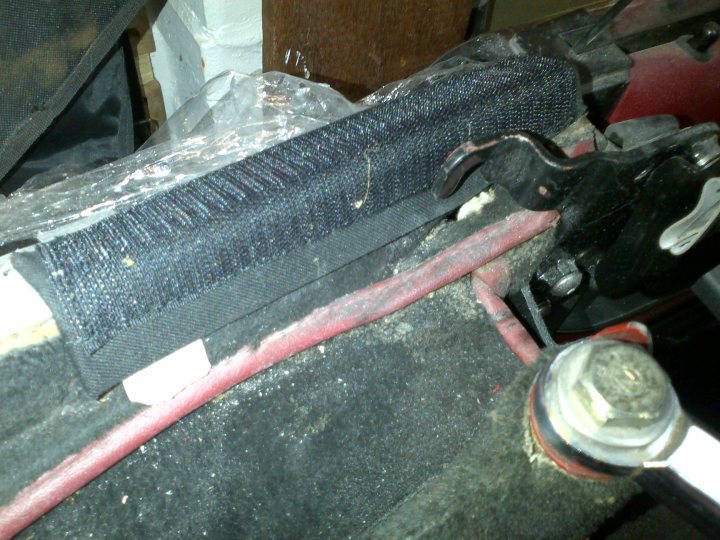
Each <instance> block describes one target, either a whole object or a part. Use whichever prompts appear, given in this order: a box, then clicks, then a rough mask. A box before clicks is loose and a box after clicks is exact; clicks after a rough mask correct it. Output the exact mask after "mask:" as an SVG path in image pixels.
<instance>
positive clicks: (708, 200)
mask: <svg viewBox="0 0 720 540" xmlns="http://www.w3.org/2000/svg"><path fill="white" fill-rule="evenodd" d="M718 216H720V177H714V178H711V179H710V180H708V181H707V182H705V185H704V186H703V190H702V193H701V194H700V200H699V201H698V203H697V206H696V207H695V209H694V210H693V211H692V212H690V213H689V214H688V215H687V216H685V217H684V218H682V219H681V220H680V221H678V222H677V223H674V224H673V225H671V226H670V227H668V228H667V229H666V230H665V232H664V233H662V235H661V236H660V247H661V248H662V249H664V250H667V251H669V252H670V253H672V254H673V255H682V254H683V253H685V252H686V251H687V250H689V249H690V248H691V247H693V246H694V245H695V244H696V243H697V242H698V241H699V240H700V239H701V238H702V237H703V235H704V234H705V233H706V232H707V231H708V230H709V229H710V228H711V227H712V225H713V224H714V223H715V221H717V218H718Z"/></svg>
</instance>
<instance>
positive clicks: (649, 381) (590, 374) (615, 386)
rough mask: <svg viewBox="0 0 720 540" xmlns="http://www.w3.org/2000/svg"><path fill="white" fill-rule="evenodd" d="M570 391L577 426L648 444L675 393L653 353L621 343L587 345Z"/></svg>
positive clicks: (608, 436)
mask: <svg viewBox="0 0 720 540" xmlns="http://www.w3.org/2000/svg"><path fill="white" fill-rule="evenodd" d="M570 392H571V395H570V396H569V398H570V399H569V403H570V404H571V405H572V406H573V408H575V411H574V412H575V415H574V417H575V418H576V420H577V422H578V423H579V425H577V426H576V427H578V428H580V429H581V430H582V431H583V432H585V433H586V434H588V435H590V436H594V437H601V438H602V439H603V440H604V441H607V442H612V443H615V444H621V445H642V444H647V443H649V442H650V441H652V440H653V439H654V438H655V437H656V436H657V435H658V433H659V432H662V430H664V429H665V422H664V419H665V418H666V417H667V415H668V414H669V410H670V408H671V405H672V396H673V395H674V394H673V390H672V386H671V384H670V380H669V379H668V377H667V375H666V374H665V373H664V372H663V371H662V369H661V368H660V367H659V366H658V364H657V362H656V361H655V360H654V359H653V358H652V356H650V355H649V354H647V353H646V352H645V351H644V350H643V349H641V348H639V347H636V346H632V345H628V344H624V343H602V344H600V343H598V344H597V345H595V346H594V347H592V349H591V350H589V351H588V354H587V355H586V357H585V359H584V362H583V363H582V365H581V366H580V367H579V370H578V372H577V379H576V381H575V383H574V384H573V385H572V387H571V388H570Z"/></svg>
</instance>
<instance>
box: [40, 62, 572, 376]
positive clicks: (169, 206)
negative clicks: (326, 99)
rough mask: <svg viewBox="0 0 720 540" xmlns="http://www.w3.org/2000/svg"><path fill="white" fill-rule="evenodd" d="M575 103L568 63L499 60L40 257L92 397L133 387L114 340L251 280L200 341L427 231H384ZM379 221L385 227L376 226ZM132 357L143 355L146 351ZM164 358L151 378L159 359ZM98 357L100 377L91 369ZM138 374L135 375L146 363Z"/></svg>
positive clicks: (307, 137) (210, 178)
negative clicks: (437, 189)
mask: <svg viewBox="0 0 720 540" xmlns="http://www.w3.org/2000/svg"><path fill="white" fill-rule="evenodd" d="M579 103H580V97H579V91H578V86H577V81H576V75H575V73H574V71H573V69H572V68H571V67H570V66H569V65H568V64H567V63H565V62H562V61H559V60H554V59H548V58H542V57H531V56H527V57H519V58H513V59H509V60H503V61H500V62H498V63H496V64H494V65H491V66H488V67H486V68H485V69H482V70H478V71H475V72H470V73H458V74H455V75H453V76H450V77H448V78H445V79H443V80H439V81H436V82H434V83H433V84H428V85H426V86H423V87H420V88H418V89H416V90H415V91H413V93H411V94H409V95H407V96H406V97H403V98H400V99H398V100H395V101H392V102H389V103H386V104H383V105H380V106H378V107H375V108H373V109H368V110H365V111H362V112H360V113H357V114H355V115H353V116H350V117H348V118H345V119H343V120H340V121H338V122H334V123H333V124H331V125H329V126H326V127H324V128H320V129H317V130H315V131H312V132H310V133H307V134H304V135H301V136H299V137H296V138H294V139H292V140H290V141H287V142H285V143H282V144H279V145H277V146H275V147H272V148H270V149H268V150H265V151H263V152H261V153H259V154H256V155H254V156H251V157H249V158H246V159H244V160H242V161H240V162H238V163H235V164H233V165H230V166H228V167H225V168H223V169H221V170H219V171H216V172H213V173H210V174H208V175H206V176H204V177H202V178H199V179H197V180H194V181H192V182H190V183H188V184H186V185H183V186H180V187H177V188H174V189H172V190H170V191H167V192H165V193H162V194H160V195H157V196H155V197H152V198H151V199H149V200H147V201H145V202H143V203H140V204H138V205H135V206H134V207H132V208H130V209H128V210H127V211H124V212H122V213H119V214H117V215H114V216H112V217H110V218H108V219H106V220H104V221H102V222H100V223H97V224H95V225H93V226H91V227H89V228H87V229H84V230H82V231H78V232H76V233H73V234H70V235H68V236H65V237H62V238H58V239H56V240H53V241H51V242H49V243H47V244H45V245H42V246H41V247H40V256H41V258H42V260H43V262H44V266H45V270H46V271H47V273H48V277H49V281H50V283H51V285H52V287H53V288H54V290H55V293H56V296H57V302H58V306H57V309H56V313H55V315H56V317H57V319H58V323H59V324H60V326H61V328H62V330H63V331H64V332H65V334H66V337H67V338H69V340H70V342H71V344H72V345H73V348H74V350H75V352H76V356H77V357H78V361H79V363H80V367H81V370H82V372H83V374H84V375H85V376H86V378H88V377H90V378H92V374H93V372H94V371H97V370H99V371H100V372H102V373H103V375H102V377H99V378H96V379H95V380H93V381H92V382H91V386H92V387H93V388H94V389H95V390H97V389H98V388H99V387H100V386H102V385H110V384H112V383H113V382H117V381H119V380H120V379H121V378H122V377H123V376H126V375H127V374H128V372H127V366H124V365H123V362H122V361H121V360H118V356H123V355H122V354H119V355H118V354H117V353H119V352H120V351H117V350H115V354H113V357H112V358H108V357H107V356H105V355H102V354H100V355H98V353H99V352H102V349H103V348H106V347H108V345H109V344H110V345H112V341H113V340H114V339H115V338H118V337H119V338H122V339H120V341H121V342H124V343H128V342H130V341H132V339H129V338H128V336H129V335H130V336H131V335H132V330H133V329H139V331H140V334H142V328H144V327H152V326H153V324H152V323H153V322H154V321H156V320H158V319H163V320H165V321H168V320H170V321H171V320H172V314H173V313H182V311H183V309H184V307H185V306H188V305H190V304H195V305H197V303H198V300H202V298H203V297H205V296H206V295H208V294H210V293H211V292H213V291H216V290H220V289H222V288H223V287H225V288H226V287H227V285H228V284H229V283H236V284H237V280H238V278H242V277H243V276H244V275H245V274H248V275H250V274H252V275H253V278H252V280H251V281H250V282H251V283H253V290H245V291H244V292H243V289H242V286H241V285H242V280H241V281H240V286H237V287H234V288H233V289H232V290H234V291H235V293H234V294H237V297H235V298H230V299H227V298H224V301H228V300H229V301H230V302H232V303H234V304H237V305H238V306H239V307H238V308H237V309H236V310H235V311H233V310H229V311H227V312H224V315H223V317H220V318H218V317H213V316H210V317H205V319H210V320H209V321H206V323H205V325H206V326H208V328H202V329H200V330H201V331H203V332H206V331H211V330H213V329H216V328H217V327H218V326H219V325H222V324H226V323H228V322H230V321H231V320H233V318H237V317H240V316H242V315H243V312H244V311H243V310H245V312H247V310H248V309H257V308H258V307H259V306H258V303H260V304H262V303H263V302H265V303H267V302H269V301H272V300H273V299H274V298H277V297H278V296H279V295H282V294H286V293H287V292H288V291H289V290H292V289H293V286H294V287H298V286H300V285H302V284H303V283H305V282H307V281H308V280H309V279H316V278H317V277H319V276H320V275H321V274H322V273H323V272H324V273H327V272H330V271H332V270H333V269H335V268H337V267H339V266H340V265H342V264H346V263H347V261H348V259H350V260H352V258H357V257H359V256H362V255H363V254H366V253H369V252H370V251H372V250H374V249H377V248H378V247H380V246H382V245H384V244H385V243H387V242H389V241H391V240H393V239H395V238H398V237H399V236H401V235H403V234H406V233H407V232H408V231H409V230H411V227H417V226H418V224H419V223H418V221H419V218H418V219H409V218H407V216H406V215H402V216H398V219H397V222H398V227H397V228H396V227H392V226H391V227H387V223H388V219H387V218H388V215H390V214H392V210H393V208H395V206H396V205H397V208H398V209H399V208H401V207H403V205H398V203H399V202H401V201H410V200H415V201H417V204H416V205H414V206H413V205H412V204H410V205H409V206H408V205H407V204H406V205H405V206H406V207H405V210H403V211H404V212H406V213H407V212H410V213H413V212H415V211H417V212H418V216H420V217H421V218H422V220H424V221H427V220H428V219H430V218H431V217H437V216H439V215H442V213H444V212H447V211H448V208H447V207H446V205H439V206H438V212H437V216H431V215H429V214H431V213H432V212H431V209H430V210H429V206H428V205H429V203H430V199H429V198H428V197H427V196H426V195H427V190H428V189H429V186H430V184H431V183H432V180H433V178H434V176H435V174H436V172H437V171H438V168H439V166H440V165H441V163H442V162H443V160H444V158H445V157H446V156H447V154H448V153H449V152H450V151H452V150H453V149H454V148H456V147H457V146H458V145H459V144H461V143H462V142H464V141H466V140H468V139H474V138H479V137H482V136H487V135H490V134H493V133H498V132H501V131H505V130H510V129H525V130H529V131H532V132H536V133H539V134H543V135H546V136H551V135H553V134H555V133H557V132H558V131H560V130H561V129H563V128H564V127H566V126H567V125H568V124H569V123H570V122H572V121H573V120H574V119H575V118H576V117H577V115H578V114H579V108H580V105H579ZM468 196H469V195H468V194H466V195H465V197H466V198H467V197H468ZM455 202H462V201H455ZM420 210H421V211H420ZM388 212H390V214H388ZM380 214H382V215H383V216H384V217H383V219H380V220H373V219H371V218H373V217H375V216H379V215H380ZM373 221H377V223H383V224H385V225H384V226H385V228H384V229H383V230H381V231H376V230H373V231H372V234H370V235H366V236H364V237H357V235H355V236H353V234H352V231H353V230H354V228H358V230H359V229H362V228H364V229H365V230H367V227H368V224H369V223H371V222H373ZM360 225H363V227H360ZM340 231H343V233H344V237H345V238H352V239H353V240H352V242H350V243H346V244H344V245H343V246H341V249H342V253H339V252H338V251H337V250H338V246H337V245H333V242H332V241H331V240H332V237H333V236H334V234H333V233H337V232H340ZM364 238H366V239H367V241H364ZM315 244H318V245H326V246H328V249H325V250H320V251H319V252H318V253H319V255H318V257H316V259H317V260H314V261H306V262H304V263H303V264H301V265H299V266H297V265H293V270H294V272H293V274H292V275H285V276H284V278H283V279H281V280H280V281H281V283H278V281H277V280H275V281H273V282H269V283H267V284H263V283H262V282H261V281H260V280H258V275H262V272H263V270H262V269H263V268H272V269H273V271H272V272H268V274H269V275H273V276H277V275H282V271H278V269H282V268H283V267H284V265H285V264H286V261H288V260H290V259H288V256H293V255H294V258H295V260H302V259H303V257H298V254H299V253H300V254H302V253H303V251H305V250H307V249H308V246H312V245H315ZM292 258H293V257H291V259H292ZM321 268H322V271H321V270H320V269H321ZM251 270H252V272H251ZM250 282H249V283H250ZM245 296H248V297H251V298H253V302H251V303H250V304H248V303H247V302H246V299H245V298H244V297H245ZM258 298H260V299H261V300H259V301H258V300H257V299H258ZM243 306H245V307H244V308H243ZM168 316H170V318H169V319H168ZM168 324H169V323H168ZM213 327H214V328H213ZM154 339H155V341H158V337H157V336H155V338H154ZM159 340H160V341H162V340H163V337H162V336H160V338H159ZM177 340H182V337H181V336H173V337H171V338H169V339H168V340H167V341H172V342H173V343H168V344H167V347H165V346H163V347H160V349H163V350H165V349H168V348H170V347H172V348H177V347H179V346H182V345H184V343H181V342H176V341H177ZM187 341H188V342H189V341H191V339H188V340H187ZM133 348H134V349H135V351H133V352H137V350H138V349H140V350H142V343H140V344H138V343H135V346H134V347H133ZM172 348H170V350H172ZM156 349H158V348H157V347H156V348H155V349H153V350H152V351H150V354H149V355H148V357H147V358H143V359H142V364H143V365H146V364H148V363H150V362H152V361H154V360H156V359H157V356H156V355H155V354H153V353H156V352H158V351H157V350H156ZM168 352H169V351H168ZM93 355H96V358H93ZM100 357H102V358H103V361H102V364H103V365H98V364H97V363H94V362H95V361H96V360H97V359H98V358H100ZM132 363H133V364H135V365H134V366H133V368H134V369H137V367H138V366H137V361H136V362H132ZM108 364H109V365H108ZM115 379H117V380H115Z"/></svg>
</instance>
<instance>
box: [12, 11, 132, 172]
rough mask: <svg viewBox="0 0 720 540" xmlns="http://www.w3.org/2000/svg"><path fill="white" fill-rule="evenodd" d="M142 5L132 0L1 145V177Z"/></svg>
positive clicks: (59, 109)
mask: <svg viewBox="0 0 720 540" xmlns="http://www.w3.org/2000/svg"><path fill="white" fill-rule="evenodd" d="M143 5H145V0H129V1H128V2H127V3H126V4H125V6H124V7H123V8H122V9H121V10H119V11H118V12H117V13H116V14H115V17H113V19H112V20H111V21H110V22H109V23H108V24H107V25H106V26H105V28H104V29H103V30H102V32H100V33H99V34H98V36H97V37H96V38H95V41H94V42H93V44H92V45H91V46H90V47H88V49H87V51H86V52H85V54H84V55H83V56H82V58H81V59H80V62H78V64H77V66H76V67H75V69H74V70H73V71H72V72H71V73H70V74H69V75H68V76H67V77H66V78H65V81H64V82H63V84H61V85H60V87H59V88H58V90H57V92H55V94H54V95H53V97H52V98H51V99H50V100H49V101H48V103H46V104H45V108H44V109H43V110H42V111H38V112H37V113H36V114H34V115H32V116H30V117H28V118H27V119H26V120H25V122H24V123H22V124H20V125H18V127H17V128H16V129H15V131H13V133H12V134H11V135H10V136H9V137H8V138H7V139H6V141H5V143H4V144H3V145H2V147H0V156H2V157H1V158H0V180H2V179H4V178H5V176H6V175H7V173H8V172H9V171H10V170H12V168H13V167H14V166H15V164H16V163H17V162H18V161H19V160H20V158H22V156H23V154H25V152H27V150H28V149H29V148H30V147H31V146H32V145H33V143H34V142H35V141H36V140H37V138H38V137H40V135H42V134H43V133H44V132H45V130H46V129H47V128H48V127H49V126H50V124H52V122H53V121H54V120H55V118H57V117H58V116H59V115H60V113H62V111H63V110H64V109H65V107H67V105H68V104H69V103H70V101H71V100H72V98H73V97H74V96H75V95H76V94H77V93H78V91H79V90H80V88H82V86H83V85H84V84H85V83H86V82H87V79H88V77H90V75H91V74H92V72H93V71H94V70H95V69H96V68H97V66H98V64H99V63H100V61H101V60H102V59H103V58H104V57H105V55H106V54H107V53H108V52H110V50H111V49H112V47H113V45H114V44H115V42H116V41H117V40H118V38H119V37H120V35H121V34H122V32H123V31H124V30H125V28H127V25H128V24H129V23H130V21H131V20H132V19H133V17H135V15H136V14H137V12H138V11H140V8H142V7H143Z"/></svg>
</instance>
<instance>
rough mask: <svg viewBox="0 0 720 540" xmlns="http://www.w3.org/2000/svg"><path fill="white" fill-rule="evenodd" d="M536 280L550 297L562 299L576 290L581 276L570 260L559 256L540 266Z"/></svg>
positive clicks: (573, 262)
mask: <svg viewBox="0 0 720 540" xmlns="http://www.w3.org/2000/svg"><path fill="white" fill-rule="evenodd" d="M537 280H538V282H539V283H540V284H541V285H542V286H543V287H544V288H545V289H546V290H548V291H549V292H550V294H551V295H552V296H554V297H555V298H564V297H566V296H568V295H570V294H572V293H573V292H575V290H577V288H578V287H579V286H580V284H581V283H582V280H583V275H582V272H580V270H579V269H578V267H577V265H576V264H575V261H573V259H572V258H570V257H567V256H560V257H558V258H556V259H555V260H551V261H547V262H545V263H544V264H543V265H542V266H541V268H540V269H539V271H538V273H537Z"/></svg>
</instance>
